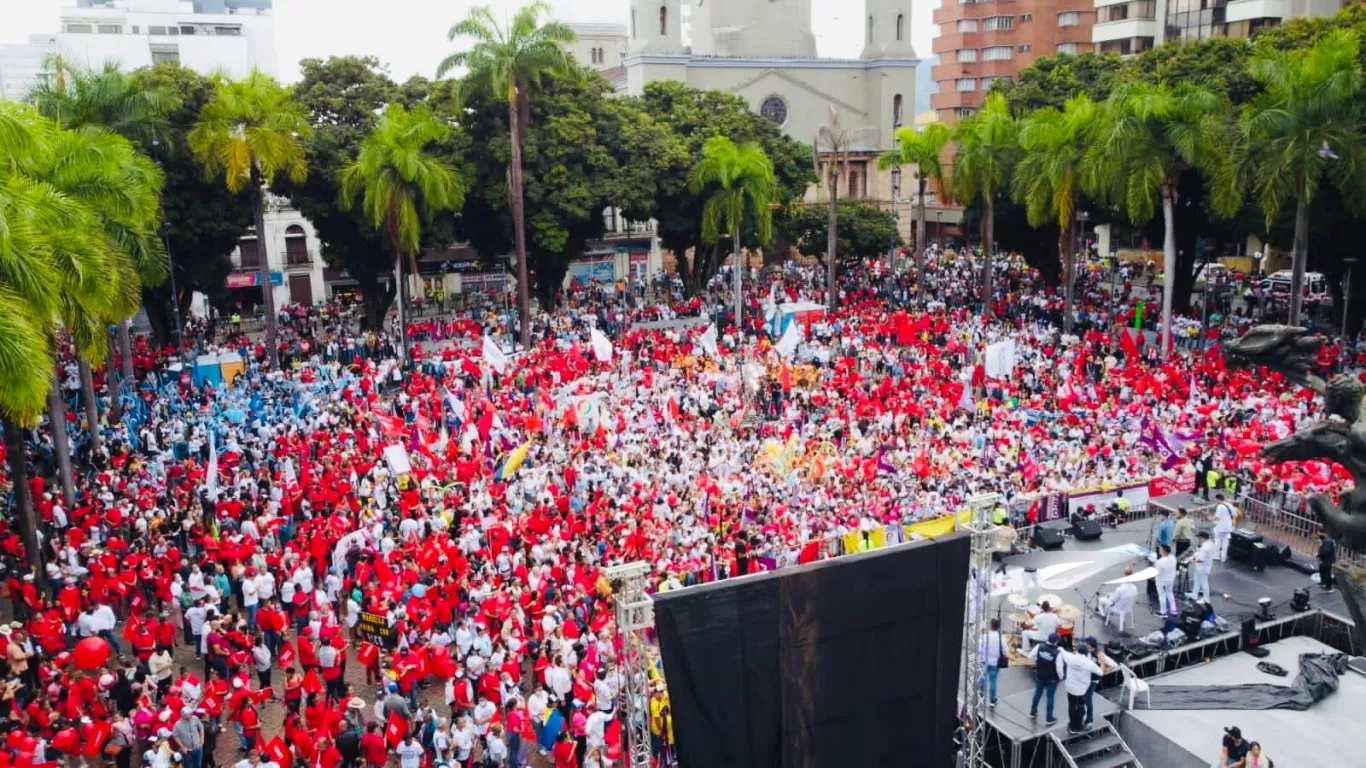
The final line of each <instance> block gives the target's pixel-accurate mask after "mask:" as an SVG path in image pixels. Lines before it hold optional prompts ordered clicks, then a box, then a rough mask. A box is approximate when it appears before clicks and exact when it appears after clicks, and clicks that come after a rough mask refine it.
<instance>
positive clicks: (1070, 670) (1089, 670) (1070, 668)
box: [1057, 650, 1101, 733]
mask: <svg viewBox="0 0 1366 768" xmlns="http://www.w3.org/2000/svg"><path fill="white" fill-rule="evenodd" d="M1057 665H1058V677H1059V678H1061V679H1062V684H1063V687H1064V688H1066V689H1067V730H1068V732H1069V733H1081V732H1082V731H1083V730H1085V726H1084V725H1083V722H1084V721H1085V719H1086V692H1087V691H1088V690H1090V689H1091V675H1099V674H1101V671H1100V665H1099V664H1097V663H1095V662H1094V661H1092V660H1091V658H1090V657H1089V656H1084V655H1082V654H1080V653H1073V652H1072V651H1067V650H1064V651H1063V652H1062V653H1060V654H1058V661H1057Z"/></svg>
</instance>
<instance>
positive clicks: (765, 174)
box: [689, 136, 833, 330]
mask: <svg viewBox="0 0 1366 768" xmlns="http://www.w3.org/2000/svg"><path fill="white" fill-rule="evenodd" d="M689 185H690V186H691V187H692V191H693V194H699V195H701V194H705V195H706V203H704V204H703V208H702V238H703V239H704V240H707V241H710V242H716V241H717V240H719V239H721V231H722V228H724V229H725V230H726V231H727V232H729V233H730V236H731V241H732V246H731V247H732V251H731V252H732V253H734V254H735V264H734V269H735V327H736V328H737V329H741V330H743V329H744V325H743V324H742V320H743V318H742V312H741V307H742V305H743V304H744V295H743V294H742V293H741V289H740V286H741V279H742V273H743V272H744V268H743V265H742V264H741V263H740V227H741V226H742V225H743V224H744V222H745V221H746V219H748V220H749V221H750V222H751V223H752V225H753V227H754V233H755V236H756V238H757V239H758V241H759V243H760V245H764V244H766V243H768V241H769V239H770V238H771V237H772V235H773V214H772V211H771V209H770V208H769V206H770V205H771V204H772V203H773V196H774V192H775V186H776V184H775V182H774V178H773V163H772V162H770V161H769V159H768V156H767V155H765V154H764V151H763V150H762V149H760V148H759V146H758V145H757V144H745V145H742V146H739V147H737V146H735V143H734V142H732V141H731V140H730V139H727V138H726V137H724V136H714V137H712V138H710V139H708V140H707V144H706V146H705V147H703V149H702V160H701V162H699V163H698V164H697V166H696V167H695V168H693V172H692V176H691V178H690V180H689ZM832 292H833V291H832Z"/></svg>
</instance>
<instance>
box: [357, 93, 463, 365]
mask: <svg viewBox="0 0 1366 768" xmlns="http://www.w3.org/2000/svg"><path fill="white" fill-rule="evenodd" d="M449 133H450V128H449V127H447V126H446V124H445V123H442V122H440V121H438V120H437V119H436V118H435V117H433V116H432V113H431V110H429V109H427V108H426V107H416V108H414V109H413V110H412V111H411V112H410V111H408V110H406V109H404V108H403V106H402V105H400V104H390V105H389V108H388V109H386V110H385V112H384V117H383V118H382V119H381V120H380V121H379V125H378V126H377V127H376V128H375V130H374V132H373V133H371V134H370V136H369V137H368V138H366V139H365V141H364V142H363V143H362V144H361V148H360V154H359V156H357V157H356V159H355V161H354V162H353V163H352V164H351V165H349V166H347V168H346V170H345V171H343V172H342V177H341V198H340V199H341V204H342V206H343V207H345V208H350V207H352V206H353V205H354V204H355V202H356V200H357V199H358V198H359V199H360V200H361V208H362V210H363V211H364V212H365V216H366V217H367V218H368V219H369V220H370V223H371V224H372V225H374V227H375V228H376V229H378V230H379V231H381V232H383V233H384V239H385V240H386V241H387V243H388V245H389V251H390V253H391V254H392V255H393V257H394V263H395V275H394V276H395V279H396V280H397V281H398V283H399V285H400V286H402V285H403V280H404V278H403V274H402V269H401V268H399V267H400V264H399V261H400V259H401V258H402V257H403V256H405V255H406V256H407V257H408V260H409V263H410V267H411V269H412V272H413V274H417V253H418V251H419V250H421V237H422V224H421V222H422V220H423V219H425V220H428V221H430V220H431V219H432V217H433V216H435V215H436V214H437V213H439V212H441V211H449V210H452V209H455V208H459V207H460V206H461V205H462V204H463V203H464V201H465V187H464V184H463V183H462V181H461V179H460V176H459V175H458V174H457V173H456V172H455V169H454V168H452V167H451V166H450V165H448V164H447V163H445V162H444V161H442V160H440V159H438V158H436V157H433V156H432V155H431V154H429V153H428V152H427V149H426V148H427V145H429V144H431V143H433V142H437V141H440V140H441V139H443V138H445V137H446V135H447V134H449ZM401 292H402V288H401V287H400V296H399V300H400V304H399V307H400V316H401V310H402V306H403V305H402V293H401ZM399 337H400V338H399V345H400V348H401V349H402V355H401V357H402V358H403V359H406V358H407V356H408V355H407V353H408V342H407V333H406V332H400V334H399Z"/></svg>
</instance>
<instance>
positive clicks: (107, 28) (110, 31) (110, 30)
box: [99, 24, 123, 35]
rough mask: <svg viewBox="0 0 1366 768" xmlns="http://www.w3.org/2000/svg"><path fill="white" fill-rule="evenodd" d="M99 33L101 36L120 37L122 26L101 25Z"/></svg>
mask: <svg viewBox="0 0 1366 768" xmlns="http://www.w3.org/2000/svg"><path fill="white" fill-rule="evenodd" d="M99 33H100V34H101V35H121V34H123V26H122V25H120V24H101V25H100V26H99Z"/></svg>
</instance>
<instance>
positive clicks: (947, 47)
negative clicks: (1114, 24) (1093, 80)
mask: <svg viewBox="0 0 1366 768" xmlns="http://www.w3.org/2000/svg"><path fill="white" fill-rule="evenodd" d="M1095 17H1096V9H1095V6H1094V0H943V6H942V7H940V8H939V9H938V10H936V11H935V12H934V21H935V24H937V25H938V26H939V34H938V36H936V37H935V38H934V44H933V50H934V52H935V53H937V54H938V55H939V63H938V64H937V65H936V66H935V67H934V68H933V69H932V70H931V76H932V77H933V79H934V81H935V82H936V83H938V85H939V93H936V94H934V95H933V96H931V97H930V107H931V108H932V109H934V110H935V112H936V113H938V115H939V119H940V120H942V121H944V122H953V121H955V120H958V119H961V118H963V117H966V116H967V115H970V114H972V112H973V111H975V110H976V108H977V107H978V106H979V105H981V103H982V100H983V99H984V98H985V96H986V92H987V91H988V90H989V89H990V88H991V84H992V83H994V82H995V81H996V80H998V79H1000V78H1002V77H1013V76H1014V75H1015V73H1017V72H1019V71H1020V70H1021V69H1023V68H1025V67H1027V66H1029V65H1030V64H1031V63H1033V61H1034V60H1035V59H1036V58H1038V57H1040V56H1052V55H1054V54H1057V53H1082V52H1084V51H1089V50H1091V48H1092V42H1091V27H1092V25H1093V23H1094V21H1095Z"/></svg>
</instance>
